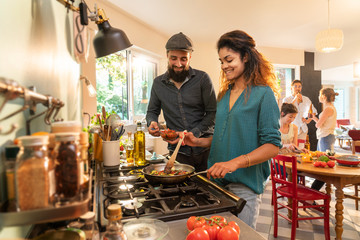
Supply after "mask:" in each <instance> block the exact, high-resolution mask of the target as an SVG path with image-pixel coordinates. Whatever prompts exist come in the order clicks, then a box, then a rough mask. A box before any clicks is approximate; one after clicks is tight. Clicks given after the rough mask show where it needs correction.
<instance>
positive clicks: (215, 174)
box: [185, 30, 281, 228]
mask: <svg viewBox="0 0 360 240" xmlns="http://www.w3.org/2000/svg"><path fill="white" fill-rule="evenodd" d="M217 50H218V54H219V60H220V64H221V70H222V71H221V77H220V91H219V94H218V98H217V101H218V104H217V111H216V122H215V131H214V135H213V137H210V138H196V137H194V135H193V134H192V133H190V132H189V133H186V135H185V144H187V145H190V146H201V147H205V146H210V145H211V149H210V155H209V159H208V167H209V169H208V177H212V178H213V179H214V181H215V182H216V183H217V184H219V185H222V186H224V187H225V188H227V189H228V190H229V191H231V192H233V193H235V194H236V195H237V196H239V197H241V198H243V199H245V200H246V201H247V203H246V205H245V207H244V209H243V210H242V212H241V213H240V214H239V218H240V219H241V220H243V221H244V222H245V223H247V224H248V225H249V226H251V227H252V228H255V226H256V220H257V217H258V216H259V209H260V204H261V194H262V193H263V192H264V188H265V185H266V182H267V180H268V177H269V175H270V165H269V159H270V158H272V157H275V156H276V155H277V154H278V152H279V147H280V146H281V137H280V132H279V127H280V126H279V117H280V112H279V107H278V105H277V102H276V99H275V95H274V93H275V94H276V95H278V84H277V81H276V77H275V74H274V72H273V68H272V65H271V64H270V63H269V62H268V61H267V60H266V59H265V58H264V57H263V56H262V55H261V54H260V53H259V52H258V51H257V50H256V48H255V41H254V39H253V38H252V37H251V36H249V35H248V34H247V33H245V32H243V31H240V30H236V31H232V32H228V33H225V34H224V35H222V36H221V37H220V39H219V40H218V43H217Z"/></svg>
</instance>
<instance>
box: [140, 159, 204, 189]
mask: <svg viewBox="0 0 360 240" xmlns="http://www.w3.org/2000/svg"><path fill="white" fill-rule="evenodd" d="M165 166H166V163H161V164H151V165H149V166H147V167H145V168H143V170H142V171H143V173H144V176H145V178H146V179H147V180H148V181H149V182H150V183H153V184H154V183H161V184H178V183H182V182H184V181H185V180H186V179H187V178H189V177H193V176H196V175H198V174H202V173H206V171H203V172H198V173H195V174H193V173H194V172H195V168H194V167H193V166H190V165H187V164H178V163H175V164H174V169H175V170H182V171H187V172H188V173H187V174H183V175H175V176H154V175H151V174H150V173H151V172H152V171H153V170H156V171H162V170H164V168H165Z"/></svg>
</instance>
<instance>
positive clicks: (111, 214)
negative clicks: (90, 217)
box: [102, 204, 127, 240]
mask: <svg viewBox="0 0 360 240" xmlns="http://www.w3.org/2000/svg"><path fill="white" fill-rule="evenodd" d="M106 214H107V218H108V220H109V223H108V225H107V226H106V231H105V233H104V235H103V237H102V239H103V240H127V237H126V235H125V232H124V229H123V225H122V222H121V218H122V211H121V206H120V205H119V204H111V205H109V206H108V207H107V209H106Z"/></svg>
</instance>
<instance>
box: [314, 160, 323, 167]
mask: <svg viewBox="0 0 360 240" xmlns="http://www.w3.org/2000/svg"><path fill="white" fill-rule="evenodd" d="M313 164H314V166H315V167H320V164H321V163H320V161H315V162H314V163H313Z"/></svg>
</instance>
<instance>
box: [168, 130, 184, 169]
mask: <svg viewBox="0 0 360 240" xmlns="http://www.w3.org/2000/svg"><path fill="white" fill-rule="evenodd" d="M184 138H185V135H184V133H182V134H180V140H179V142H178V143H177V145H176V148H175V151H174V152H173V154H172V155H171V157H170V159H169V161H168V162H167V163H166V166H165V168H164V173H166V174H169V173H170V172H171V169H172V167H173V166H174V162H175V159H176V156H177V154H178V152H179V149H180V146H181V143H182V142H183V140H184Z"/></svg>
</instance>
